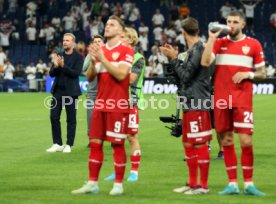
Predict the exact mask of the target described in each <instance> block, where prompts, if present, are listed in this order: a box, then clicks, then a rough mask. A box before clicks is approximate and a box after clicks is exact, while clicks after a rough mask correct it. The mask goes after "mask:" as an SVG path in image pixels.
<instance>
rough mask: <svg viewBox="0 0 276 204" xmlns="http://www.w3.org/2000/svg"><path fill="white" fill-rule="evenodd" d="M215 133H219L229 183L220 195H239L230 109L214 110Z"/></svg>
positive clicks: (231, 112)
mask: <svg viewBox="0 0 276 204" xmlns="http://www.w3.org/2000/svg"><path fill="white" fill-rule="evenodd" d="M215 126H216V131H217V132H218V133H221V134H222V135H223V136H222V140H221V144H222V147H223V152H224V164H225V167H226V171H227V175H228V180H229V183H228V185H227V186H226V187H225V188H224V190H223V191H221V192H219V194H220V195H230V194H239V192H240V191H239V188H238V182H237V165H238V162H237V155H236V152H235V146H234V134H233V111H232V110H231V109H217V108H215Z"/></svg>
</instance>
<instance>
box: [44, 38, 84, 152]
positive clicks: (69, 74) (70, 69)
mask: <svg viewBox="0 0 276 204" xmlns="http://www.w3.org/2000/svg"><path fill="white" fill-rule="evenodd" d="M74 47H75V36H74V35H73V34H72V33H65V34H64V36H63V48H64V52H62V53H58V54H56V55H54V57H53V61H54V63H53V64H54V65H53V66H52V67H51V70H50V76H51V77H55V80H54V83H53V86H52V90H51V93H52V94H53V98H52V104H51V113H50V118H51V126H52V137H53V145H52V147H50V148H49V149H47V150H46V151H47V152H61V151H63V152H64V153H70V152H71V147H72V146H73V144H74V139H75V134H76V125H77V122H76V111H77V107H76V105H77V104H78V103H77V100H78V96H80V95H81V90H80V86H79V75H80V73H81V71H82V64H83V59H82V57H81V55H80V54H79V53H78V52H77V51H75V50H74ZM63 106H65V109H66V121H67V141H66V145H63V144H62V137H61V127H60V115H61V111H62V107H63Z"/></svg>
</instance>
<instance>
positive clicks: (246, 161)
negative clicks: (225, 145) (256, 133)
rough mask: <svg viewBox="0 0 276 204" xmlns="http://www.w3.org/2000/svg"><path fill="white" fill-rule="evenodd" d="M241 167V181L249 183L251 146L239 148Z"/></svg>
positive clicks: (252, 158)
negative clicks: (240, 150) (240, 151)
mask: <svg viewBox="0 0 276 204" xmlns="http://www.w3.org/2000/svg"><path fill="white" fill-rule="evenodd" d="M241 149H242V153H241V165H242V171H243V179H244V181H245V182H251V181H252V178H253V164H254V155H253V146H252V145H251V146H248V147H241Z"/></svg>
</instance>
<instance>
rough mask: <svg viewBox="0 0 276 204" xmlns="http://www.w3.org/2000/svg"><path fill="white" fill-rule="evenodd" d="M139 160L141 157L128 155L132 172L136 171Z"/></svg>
mask: <svg viewBox="0 0 276 204" xmlns="http://www.w3.org/2000/svg"><path fill="white" fill-rule="evenodd" d="M140 160H141V155H130V161H131V170H132V171H138V168H139V165H140Z"/></svg>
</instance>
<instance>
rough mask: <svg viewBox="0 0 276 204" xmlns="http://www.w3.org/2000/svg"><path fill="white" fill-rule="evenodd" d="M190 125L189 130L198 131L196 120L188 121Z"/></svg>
mask: <svg viewBox="0 0 276 204" xmlns="http://www.w3.org/2000/svg"><path fill="white" fill-rule="evenodd" d="M190 127H191V132H198V131H199V128H198V123H197V121H192V122H190Z"/></svg>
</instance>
